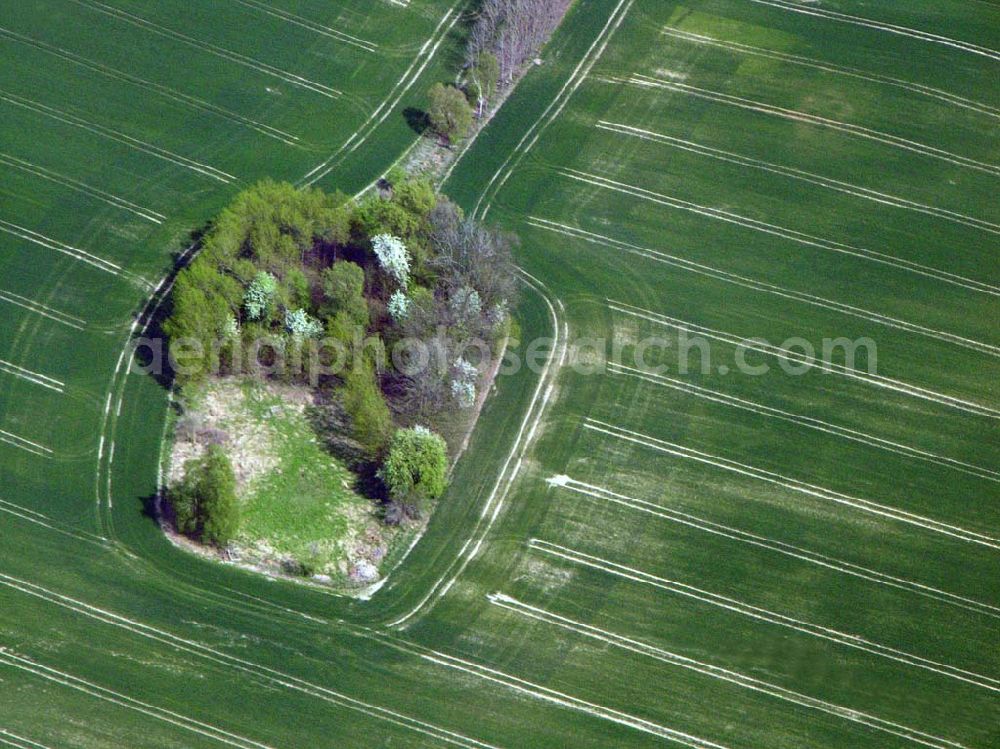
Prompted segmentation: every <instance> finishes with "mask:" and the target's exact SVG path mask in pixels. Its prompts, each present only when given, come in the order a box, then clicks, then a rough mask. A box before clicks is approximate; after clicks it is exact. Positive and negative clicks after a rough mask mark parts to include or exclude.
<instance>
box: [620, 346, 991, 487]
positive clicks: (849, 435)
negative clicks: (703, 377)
mask: <svg viewBox="0 0 1000 749" xmlns="http://www.w3.org/2000/svg"><path fill="white" fill-rule="evenodd" d="M608 369H609V371H610V372H611V374H617V375H624V376H628V377H634V378H636V379H640V380H644V381H645V382H649V383H651V384H653V385H658V386H660V387H666V388H671V389H673V390H677V391H679V392H682V393H686V394H688V395H693V396H695V397H696V398H703V399H705V400H709V401H712V402H714V403H721V404H722V405H724V406H730V407H732V408H739V409H741V410H744V411H750V412H752V413H755V414H758V415H760V416H766V417H769V418H773V419H780V420H782V421H787V422H789V423H792V424H798V425H800V426H804V427H807V428H809V429H815V430H817V431H820V432H823V433H825V434H832V435H835V436H837V437H841V438H843V439H847V440H852V441H854V442H859V443H861V444H863V445H868V446H870V447H875V448H878V449H879V450H886V451H887V452H891V453H896V454H897V455H904V456H906V457H908V458H916V459H917V460H924V461H927V462H928V463H933V464H935V465H939V466H942V467H944V468H951V469H953V470H956V471H961V472H962V473H967V474H969V475H970V476H976V477H977V478H981V479H986V480H987V481H995V482H1000V472H998V471H994V470H991V469H989V468H983V467H982V466H977V465H973V464H972V463H966V462H965V461H961V460H956V459H955V458H949V457H945V456H944V455H938V454H937V453H933V452H930V451H927V450H921V449H919V448H916V447H911V446H910V445H904V444H902V443H899V442H893V441H891V440H887V439H883V438H882V437H876V436H874V435H871V434H867V433H865V432H860V431H858V430H856V429H850V428H848V427H844V426H840V425H837V424H831V423H830V422H828V421H823V420H821V419H814V418H812V417H811V416H802V415H801V414H795V413H791V412H790V411H782V410H781V409H778V408H772V407H771V406H765V405H762V404H760V403H755V402H753V401H748V400H745V399H743V398H737V397H736V396H733V395H727V394H725V393H722V392H719V391H717V390H711V389H709V388H705V387H700V386H698V385H694V384H691V383H690V382H686V381H684V380H681V379H677V378H674V377H667V376H666V375H663V374H659V373H656V372H650V371H644V370H642V369H636V368H635V367H629V366H627V365H625V364H618V363H617V362H609V363H608Z"/></svg>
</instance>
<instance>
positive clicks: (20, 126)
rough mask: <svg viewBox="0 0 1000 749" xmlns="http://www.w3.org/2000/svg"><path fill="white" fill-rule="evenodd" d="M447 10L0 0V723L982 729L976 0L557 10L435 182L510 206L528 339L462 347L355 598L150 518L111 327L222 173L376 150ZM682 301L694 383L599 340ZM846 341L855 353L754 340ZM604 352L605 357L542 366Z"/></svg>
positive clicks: (342, 180)
mask: <svg viewBox="0 0 1000 749" xmlns="http://www.w3.org/2000/svg"><path fill="white" fill-rule="evenodd" d="M192 6H193V7H192ZM450 9H451V6H450V4H449V3H448V2H436V1H432V0H410V2H409V3H405V4H397V3H390V2H388V1H386V2H382V1H381V0H366V1H365V2H362V1H361V0H357V1H355V2H346V1H343V2H342V1H340V0H338V2H334V3H331V2H326V3H321V2H319V0H281V2H280V3H270V2H268V3H265V2H263V0H260V1H258V0H219V1H218V2H211V3H180V2H175V1H174V0H169V1H161V2H154V1H153V0H130V1H128V2H127V1H126V0H114V5H113V6H112V5H107V4H104V3H101V2H97V0H62V1H60V2H56V1H55V0H46V1H44V2H30V3H14V4H12V3H8V4H7V6H6V7H4V8H3V10H0V44H2V50H3V52H2V55H3V58H2V59H3V60H4V63H5V64H4V66H3V67H2V69H0V111H2V112H3V118H2V120H0V161H2V163H3V169H2V171H0V185H2V198H0V310H2V315H3V317H2V321H3V325H2V326H0V430H2V431H0V539H2V540H0V745H9V746H14V747H19V749H26V747H37V746H43V747H50V748H52V749H55V748H56V747H78V746H79V747H121V746H142V747H201V746H205V747H211V746H220V745H221V746H233V747H247V748H249V747H255V748H256V749H260V748H261V747H303V746H310V747H311V746H323V747H327V746H329V747H355V746H357V747H362V746H364V747H372V746H380V747H411V746H412V747H431V746H459V747H466V748H468V749H473V748H478V749H483V748H485V747H568V746H572V747H595V748H597V747H601V748H604V747H626V746H627V747H652V746H661V745H667V746H671V745H672V746H687V747H696V748H699V749H705V748H707V747H727V748H730V749H737V748H740V749H742V748H747V749H749V748H751V747H753V748H756V747H782V748H785V747H787V748H789V749H793V748H794V749H799V748H801V747H831V748H837V749H839V748H844V749H854V748H855V747H879V748H882V747H888V748H895V747H908V746H930V747H939V748H941V749H949V748H951V747H967V748H969V749H988V748H990V747H995V746H997V745H998V742H1000V647H998V645H1000V564H998V559H1000V440H998V439H997V434H998V431H997V419H998V418H1000V385H998V383H1000V359H998V357H1000V334H998V322H1000V305H998V303H997V301H998V300H997V297H998V295H1000V262H998V261H997V257H998V249H1000V246H998V245H1000V243H998V241H997V238H998V235H1000V207H998V203H997V200H996V197H995V196H996V194H997V181H998V177H1000V140H998V138H997V131H998V130H997V125H998V120H1000V87H998V86H997V81H998V76H997V71H998V67H997V66H998V62H1000V52H998V51H996V50H1000V9H998V6H997V5H995V4H993V3H990V2H982V1H981V0H964V1H963V2H958V1H957V0H936V1H935V2H930V1H929V0H911V2H908V3H901V2H893V3H879V4H864V3H860V2H857V1H856V0H837V1H836V2H833V1H830V2H821V3H808V4H807V3H801V4H796V3H793V2H790V0H704V1H703V2H691V3H688V4H677V3H672V2H667V1H665V0H578V1H577V3H576V4H575V6H574V8H573V9H572V10H571V12H570V15H569V16H568V17H567V20H566V22H565V23H564V24H563V27H562V28H561V29H560V31H559V32H558V33H557V35H556V37H555V38H554V39H553V41H552V43H551V44H550V46H549V47H548V48H547V49H546V50H545V52H544V54H543V57H544V64H543V65H541V66H539V67H537V68H533V69H532V71H531V72H530V73H529V74H528V75H527V77H526V78H525V79H524V81H523V82H522V83H521V84H520V86H519V88H518V90H517V91H516V93H515V94H514V95H513V96H512V97H511V98H510V99H509V100H508V102H507V103H506V104H505V106H504V107H503V109H502V110H501V111H500V113H499V114H498V115H497V116H496V118H495V119H494V120H493V122H492V123H491V124H490V125H489V126H488V127H487V129H486V130H485V131H484V132H483V133H482V134H481V136H480V137H479V139H478V140H477V141H476V143H475V144H474V146H473V147H472V148H471V149H470V150H469V151H468V152H467V153H466V154H465V156H464V157H463V159H462V160H461V161H460V162H459V163H458V165H457V167H456V168H455V170H454V172H453V173H452V174H451V176H450V178H449V180H448V181H447V182H446V183H445V185H444V191H445V192H447V193H448V194H449V195H451V196H452V197H453V198H455V199H456V200H457V201H458V202H460V203H461V204H462V205H464V206H465V207H466V208H467V209H468V210H475V211H477V213H478V214H479V215H486V216H487V217H488V218H489V219H490V220H491V221H496V222H499V223H502V224H503V225H505V226H507V227H509V228H511V229H513V230H515V231H517V232H518V233H519V234H520V235H521V237H522V240H523V242H522V247H521V249H520V255H519V258H518V259H519V262H520V263H521V265H522V267H523V268H524V270H525V272H526V287H525V292H524V296H523V301H522V305H521V310H520V313H519V320H520V324H521V328H522V329H523V331H524V334H525V338H526V339H530V338H531V337H535V336H540V337H550V338H551V339H552V340H551V341H550V345H549V346H548V349H549V351H550V354H551V356H550V357H548V362H549V364H548V366H547V367H546V368H545V369H544V370H543V371H542V372H540V373H533V372H531V371H528V370H527V369H525V370H522V371H521V372H519V373H518V374H516V375H513V376H508V377H503V378H501V380H500V382H499V388H498V392H497V394H496V395H495V397H493V398H492V399H491V400H490V401H488V404H487V407H486V409H485V411H484V414H483V417H482V419H481V421H480V424H479V426H478V428H477V431H476V433H475V435H474V437H473V440H472V443H471V445H470V447H469V450H468V451H467V452H466V453H465V455H464V456H463V458H462V459H461V461H460V462H459V464H458V465H457V467H456V470H455V474H454V477H453V483H452V488H451V489H450V490H449V492H448V494H447V495H446V496H445V497H444V498H443V499H442V500H441V503H440V506H439V509H438V510H437V512H436V514H435V515H434V517H433V520H432V522H431V523H430V526H429V528H428V530H427V533H426V534H425V535H424V536H423V538H422V539H421V540H420V542H419V543H418V544H417V545H416V546H415V547H413V549H412V551H411V552H410V553H409V554H408V555H407V556H406V558H405V560H404V561H403V562H402V563H401V564H400V566H399V567H397V568H396V570H395V571H394V572H393V573H392V575H391V576H390V578H389V581H388V583H387V584H386V585H385V586H384V587H383V588H382V589H381V590H379V591H378V592H377V593H376V594H375V595H374V597H372V599H371V600H369V601H361V600H356V599H349V598H341V597H338V596H335V595H332V594H328V593H324V592H323V591H320V590H312V589H304V588H302V587H301V586H297V585H294V584H292V583H285V582H277V581H271V580H266V579H263V578H261V577H259V576H255V575H252V574H250V573H247V572H242V571H240V570H236V569H232V568H229V567H222V566H219V565H214V564H211V563H208V562H206V561H204V560H201V559H199V558H196V557H194V556H192V555H188V554H185V553H182V552H180V551H178V550H177V549H175V548H174V547H172V546H171V545H170V544H169V543H168V542H167V541H166V540H165V539H164V538H163V536H162V534H161V533H160V532H159V530H158V529H157V528H156V525H155V523H153V522H152V521H151V520H150V519H149V518H148V517H147V516H146V515H145V514H144V512H143V508H144V506H145V503H146V502H147V501H148V499H149V498H150V497H151V496H152V495H153V494H154V492H155V490H156V486H157V468H156V467H157V465H158V457H159V455H160V448H161V443H162V440H163V432H164V424H165V417H166V413H167V398H166V393H165V392H164V391H163V390H162V388H161V387H160V386H159V385H158V384H156V383H155V382H154V381H153V380H152V379H150V378H147V377H142V376H137V375H131V376H130V375H126V374H125V372H126V369H125V366H124V363H127V359H125V358H124V355H123V354H122V351H123V347H124V345H125V344H126V342H127V340H128V338H129V336H130V334H131V332H133V331H134V330H137V329H138V328H139V327H140V325H141V323H140V324H136V325H133V321H134V320H137V319H142V318H141V317H140V316H141V315H143V314H144V309H145V310H146V311H148V310H149V307H147V300H148V299H149V298H150V295H151V292H152V290H153V288H155V287H156V286H157V285H158V284H159V283H160V279H161V278H162V277H163V275H164V274H165V273H166V272H167V271H168V269H169V267H170V265H171V260H172V255H173V254H174V253H177V252H180V251H183V250H184V248H185V247H186V246H187V245H188V244H189V242H190V232H191V231H193V230H195V229H196V228H198V227H199V226H200V225H201V224H202V223H203V222H204V221H205V220H206V219H207V218H208V217H209V216H211V215H213V214H214V213H215V212H216V211H217V210H218V209H219V207H221V206H222V205H223V204H224V203H225V202H226V200H227V199H229V198H230V197H231V196H232V195H233V194H234V192H235V191H237V190H238V189H240V187H241V186H243V185H245V184H246V183H248V182H251V181H253V180H254V179H257V178H259V177H262V176H265V175H267V176H272V177H275V178H279V179H290V180H293V181H308V180H310V179H313V178H318V179H319V181H320V184H322V185H323V186H324V187H326V188H328V189H333V188H338V187H339V188H341V189H343V190H344V191H346V192H354V191H357V190H359V189H361V188H363V187H364V186H365V185H367V184H368V183H370V182H371V181H372V180H373V179H375V178H377V177H378V176H379V175H380V174H381V173H382V172H383V171H384V169H385V168H386V167H387V166H388V164H390V163H392V162H393V161H394V160H395V159H396V157H397V156H398V155H399V154H400V153H401V152H402V151H403V150H404V149H405V148H406V147H407V146H408V145H409V144H410V143H411V142H412V139H413V137H414V136H413V133H412V131H411V130H409V129H408V128H407V126H406V124H405V120H404V118H403V116H402V112H403V110H404V109H405V108H406V107H408V106H419V103H420V98H421V95H422V92H423V91H425V90H426V88H427V87H428V86H429V85H430V83H431V82H432V81H434V80H437V79H438V78H446V79H447V78H450V77H451V76H452V75H453V73H449V72H448V71H449V70H453V69H454V68H453V66H454V65H455V55H456V51H457V50H458V49H459V47H458V45H459V43H460V40H459V39H458V38H457V31H458V29H459V28H460V26H458V25H456V26H454V27H451V26H450V23H451V21H452V20H453V18H454V16H451V15H447V14H448V13H449V10H450ZM126 14H128V15H126ZM449 29H450V30H451V32H452V34H453V35H452V36H447V35H446V34H447V32H448V31H449ZM331 30H335V31H336V32H337V33H333V31H331ZM321 32H322V33H321ZM343 34H350V35H351V37H352V38H349V39H348V38H344V37H343V36H342V35H343ZM180 35H183V36H180ZM358 40H364V41H363V42H359V41H358ZM439 41H440V45H438V42H439ZM359 45H360V46H359ZM372 45H377V49H376V50H375V51H371V46H372ZM425 63H426V66H425ZM449 66H451V67H449ZM411 80H412V82H413V85H412V87H410V88H407V85H408V83H409V82H410V81H411ZM400 81H402V83H401V84H400ZM383 103H384V104H385V106H384V107H381V108H380V105H382V104H383ZM386 112H388V115H387V116H386V118H385V119H384V120H383V119H381V117H382V115H383V114H385V113H386ZM362 138H363V139H364V140H363V142H362V141H361V139H362ZM357 142H360V146H359V147H358V148H357V149H355V150H350V149H351V148H352V146H353V145H354V144H355V143H357ZM345 144H346V147H345ZM323 165H325V166H323ZM318 166H319V168H318V169H317V167H318ZM329 167H332V169H330V171H329V173H327V172H326V170H327V168H329ZM306 175H308V176H306ZM161 290H162V288H161ZM154 298H155V297H154ZM682 329H683V330H686V331H688V334H689V335H691V336H694V335H698V336H701V337H702V338H704V339H705V340H707V341H709V342H710V344H711V367H710V370H709V371H708V372H706V373H698V374H695V373H691V374H686V375H685V374H681V373H679V361H678V350H677V347H676V346H674V347H672V348H669V349H667V350H666V353H663V354H657V359H656V361H657V363H660V364H665V365H667V370H666V371H663V372H661V373H660V374H656V375H653V374H647V373H642V372H636V371H634V370H633V369H632V368H630V367H631V361H630V360H629V359H628V357H629V356H631V354H633V353H634V352H633V347H634V346H635V344H636V343H638V342H639V341H640V340H642V339H643V338H646V337H649V336H661V337H667V338H670V337H674V339H676V336H677V333H678V331H679V330H682ZM841 336H843V337H847V338H850V339H857V338H859V337H862V336H867V337H870V338H871V339H873V340H874V341H875V342H876V343H877V349H878V371H877V374H876V375H872V374H869V373H868V372H867V371H855V370H847V371H845V370H843V369H842V368H840V367H839V366H836V365H839V364H842V362H841V361H840V360H835V361H834V364H835V366H833V367H832V368H831V370H832V371H830V372H824V371H821V370H820V369H819V368H815V367H813V368H811V369H809V371H807V372H806V373H805V374H803V375H801V376H790V375H789V374H786V373H785V372H784V371H782V369H781V368H780V367H779V364H780V362H781V361H785V362H786V364H787V360H788V359H792V360H796V359H797V358H798V355H797V354H795V353H794V352H789V351H788V350H786V348H784V347H786V346H790V345H792V344H788V343H786V342H787V341H789V340H790V339H793V338H801V339H805V340H806V341H809V342H812V343H813V344H814V345H816V346H817V347H818V346H819V343H820V341H822V339H824V338H836V337H841ZM602 338H603V339H609V340H610V339H616V340H618V341H619V342H622V343H623V344H624V345H625V354H626V358H625V360H623V365H622V366H610V367H608V368H607V369H606V371H604V372H603V373H600V374H583V373H581V372H578V371H575V369H574V367H573V366H571V365H572V364H573V363H574V362H575V361H578V360H580V359H581V358H583V352H582V351H579V350H576V351H574V350H573V348H572V347H571V346H570V345H569V344H571V343H572V342H573V341H580V340H582V339H602ZM750 338H753V339H766V341H767V342H769V343H767V344H765V343H760V342H758V343H755V344H752V349H751V352H750V353H749V354H748V355H747V360H748V362H750V363H752V364H760V363H766V364H769V365H770V367H771V368H770V371H769V372H768V373H767V374H764V375H760V376H748V375H745V374H742V373H737V372H735V371H733V370H734V369H735V364H734V363H735V362H736V355H737V349H738V348H739V347H740V345H741V342H742V341H743V340H744V339H750ZM775 347H777V348H775ZM520 353H522V354H523V353H524V347H522V349H521V350H520ZM723 365H724V366H726V367H729V368H730V371H729V372H728V373H726V374H723V373H722V372H721V371H720V369H719V367H720V366H723ZM695 371H697V369H696V370H695Z"/></svg>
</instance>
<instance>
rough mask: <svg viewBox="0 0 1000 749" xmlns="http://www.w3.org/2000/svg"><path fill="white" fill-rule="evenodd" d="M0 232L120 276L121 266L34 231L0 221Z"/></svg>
mask: <svg viewBox="0 0 1000 749" xmlns="http://www.w3.org/2000/svg"><path fill="white" fill-rule="evenodd" d="M0 231H4V232H7V233H8V234H12V235H14V236H15V237H19V238H20V239H24V240H26V241H28V242H31V243H33V244H37V245H39V246H41V247H45V248H46V249H49V250H55V251H56V252H60V253H62V254H63V255H68V256H69V257H71V258H73V259H74V260H79V261H80V262H82V263H87V264H88V265H92V266H93V267H95V268H97V269H98V270H102V271H104V272H105V273H111V274H112V275H115V276H117V275H120V273H121V270H122V268H121V266H120V265H118V264H116V263H112V262H111V261H110V260H105V259H104V258H101V257H98V256H97V255H92V254H91V253H89V252H87V251H86V250H81V249H80V248H78V247H73V246H72V245H68V244H64V243H63V242H59V241H57V240H55V239H51V238H49V237H46V236H45V235H44V234H39V233H38V232H36V231H32V230H31V229H27V228H25V227H23V226H19V225H18V224H12V223H11V222H10V221H4V220H3V219H0Z"/></svg>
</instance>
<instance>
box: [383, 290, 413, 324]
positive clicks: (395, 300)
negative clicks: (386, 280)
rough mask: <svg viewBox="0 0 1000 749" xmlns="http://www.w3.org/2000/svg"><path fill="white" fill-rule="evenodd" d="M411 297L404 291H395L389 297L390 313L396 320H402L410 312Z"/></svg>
mask: <svg viewBox="0 0 1000 749" xmlns="http://www.w3.org/2000/svg"><path fill="white" fill-rule="evenodd" d="M411 304H412V303H411V301H410V298H409V297H408V296H406V293H405V292H403V291H399V290H397V291H395V292H393V294H392V296H391V297H390V298H389V305H388V308H389V315H390V316H391V317H392V319H393V320H395V321H396V322H402V321H403V320H405V319H406V318H407V317H408V316H409V314H410V305H411Z"/></svg>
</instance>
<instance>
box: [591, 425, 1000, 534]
mask: <svg viewBox="0 0 1000 749" xmlns="http://www.w3.org/2000/svg"><path fill="white" fill-rule="evenodd" d="M584 428H585V429H590V430H592V431H595V432H599V433H601V434H605V435H607V436H609V437H613V438H615V439H618V440H622V441H625V442H631V443H633V444H636V445H640V446H642V447H647V448H649V449H651V450H656V451H657V452H661V453H664V454H666V455H671V456H673V457H676V458H683V459H685V460H693V461H695V462H697V463H701V464H703V465H708V466H712V467H714V468H720V469H722V470H724V471H729V472H730V473H735V474H737V475H740V476H746V477H748V478H753V479H757V480H758V481H764V482H766V483H768V484H774V485H775V486H780V487H782V488H784V489H789V490H791V491H794V492H798V493H799V494H805V495H807V496H810V497H815V498H817V499H822V500H826V501H829V502H833V503H835V504H839V505H843V506H844V507H850V508H852V509H855V510H860V511H861V512H867V513H870V514H872V515H877V516H879V517H883V518H888V519H890V520H895V521H897V522H900V523H906V524H908V525H912V526H914V527H917V528H922V529H924V530H927V531H931V532H933V533H939V534H941V535H944V536H948V537H950V538H954V539H957V540H959V541H965V542H967V543H972V544H978V545H980V546H986V547H988V548H990V549H998V550H1000V539H996V538H993V537H991V536H987V535H985V534H983V533H978V532H976V531H971V530H968V529H966V528H962V527H960V526H957V525H952V524H950V523H944V522H942V521H940V520H934V519H933V518H928V517H925V516H923V515H918V514H916V513H913V512H907V511H906V510H900V509H898V508H895V507H889V506H888V505H883V504H879V503H878V502H872V501H871V500H868V499H862V498H860V497H852V496H850V495H849V494H843V493H841V492H838V491H834V490H833V489H827V488H826V487H823V486H816V485H815V484H809V483H807V482H805V481H800V480H798V479H794V478H791V477H789V476H784V475H782V474H780V473H775V472H774V471H768V470H765V469H763V468H756V467H755V466H751V465H747V464H746V463H740V462H737V461H735V460H729V459H728V458H723V457H721V456H719V455H712V454H710V453H705V452H702V451H701V450H695V449H693V448H690V447H684V446H683V445H678V444H676V443H673V442H667V441H666V440H661V439H658V438H656V437H652V436H650V435H648V434H641V433H639V432H633V431H632V430H630V429H624V428H622V427H618V426H615V425H613V424H608V423H607V422H603V421H598V420H597V419H589V418H588V419H587V420H586V422H585V423H584Z"/></svg>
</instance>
